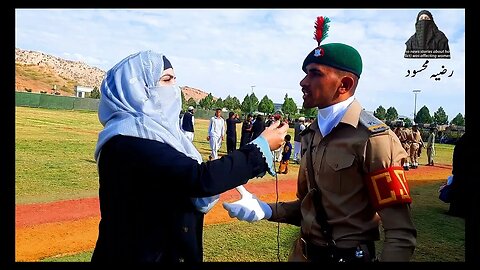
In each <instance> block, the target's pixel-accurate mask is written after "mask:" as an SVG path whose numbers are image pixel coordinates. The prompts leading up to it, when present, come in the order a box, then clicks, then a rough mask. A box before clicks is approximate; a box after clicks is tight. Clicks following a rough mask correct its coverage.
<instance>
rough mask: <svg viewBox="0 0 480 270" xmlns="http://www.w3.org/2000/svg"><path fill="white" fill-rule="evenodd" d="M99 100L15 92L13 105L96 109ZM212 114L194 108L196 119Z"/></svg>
mask: <svg viewBox="0 0 480 270" xmlns="http://www.w3.org/2000/svg"><path fill="white" fill-rule="evenodd" d="M99 102H100V100H99V99H93V98H79V97H66V96H57V95H50V94H38V93H29V92H15V106H21V107H32V108H47V109H63V110H88V111H97V110H98V104H99ZM214 115H215V110H204V109H198V110H197V109H195V118H197V119H210V118H211V117H212V116H214ZM222 116H223V118H225V119H227V118H228V113H226V112H222Z"/></svg>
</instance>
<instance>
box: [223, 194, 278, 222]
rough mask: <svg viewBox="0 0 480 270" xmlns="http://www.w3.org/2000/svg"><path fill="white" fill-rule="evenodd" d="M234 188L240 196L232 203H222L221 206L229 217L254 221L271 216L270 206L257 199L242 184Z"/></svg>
mask: <svg viewBox="0 0 480 270" xmlns="http://www.w3.org/2000/svg"><path fill="white" fill-rule="evenodd" d="M236 189H237V191H238V192H240V194H241V195H242V198H241V199H240V200H238V201H236V202H233V203H227V202H224V203H223V208H225V210H227V211H228V215H229V216H230V217H232V218H233V217H236V218H237V219H238V220H244V221H248V222H255V221H259V220H261V219H268V218H270V217H271V216H272V208H270V206H269V205H268V204H267V203H265V202H263V201H261V200H259V199H258V198H257V196H255V195H253V194H252V193H250V192H248V191H247V190H246V189H245V188H244V187H243V186H238V187H237V188H236Z"/></svg>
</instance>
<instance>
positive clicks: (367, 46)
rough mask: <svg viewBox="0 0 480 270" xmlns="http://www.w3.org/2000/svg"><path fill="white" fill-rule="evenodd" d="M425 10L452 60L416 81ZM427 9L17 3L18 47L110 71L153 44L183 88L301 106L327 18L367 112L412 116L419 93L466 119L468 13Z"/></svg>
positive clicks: (435, 64)
mask: <svg viewBox="0 0 480 270" xmlns="http://www.w3.org/2000/svg"><path fill="white" fill-rule="evenodd" d="M421 9H427V10H429V11H430V12H431V13H432V14H433V19H434V21H435V23H436V25H437V26H438V28H439V29H440V30H441V31H442V32H444V33H445V35H446V36H447V38H448V40H449V46H450V53H451V59H428V61H429V62H428V64H427V65H426V66H427V67H426V68H425V69H423V70H422V71H421V72H419V73H417V74H416V75H415V76H414V77H412V74H413V71H414V70H420V69H422V68H423V67H422V66H423V65H424V64H425V61H426V60H427V59H405V58H404V57H403V56H404V52H405V48H406V46H405V41H406V40H407V39H408V38H409V37H410V36H411V35H412V34H414V33H415V20H416V17H417V14H418V12H419V11H420V10H421ZM421 9H298V8H292V9H16V10H15V21H16V25H15V47H16V48H20V49H24V50H33V51H39V52H43V53H47V54H51V55H54V56H58V57H62V58H65V59H68V60H74V61H83V62H85V63H87V64H89V65H91V66H95V67H98V68H100V69H102V70H105V71H107V70H108V69H110V68H111V67H112V66H113V65H115V64H116V63H117V62H118V61H120V60H121V59H123V58H124V57H126V56H128V55H130V54H132V53H135V52H137V51H140V50H155V51H158V52H162V53H164V54H165V55H166V56H167V57H168V58H169V59H170V61H171V62H172V65H173V67H174V68H175V72H176V75H177V82H178V84H179V85H180V86H190V87H194V88H198V89H201V90H203V91H205V92H207V93H211V94H212V95H213V96H215V97H221V98H222V99H224V98H225V97H227V95H231V96H236V97H237V98H238V99H239V100H240V101H243V99H244V97H245V95H246V94H249V93H251V92H252V90H253V92H254V93H255V95H256V96H257V98H258V99H259V100H260V99H261V98H262V97H263V96H265V95H268V97H269V98H270V99H272V100H273V102H275V103H283V98H284V96H285V94H288V96H289V97H292V98H293V99H294V100H295V102H296V103H297V105H299V106H301V104H302V102H303V101H302V92H301V89H300V86H299V82H300V80H301V79H302V78H303V77H304V73H303V71H302V70H301V65H302V62H303V59H304V58H305V56H306V55H307V54H308V53H309V52H310V51H311V50H312V49H314V48H315V47H316V41H315V40H314V39H313V32H314V22H315V19H316V17H317V16H327V17H329V18H330V20H331V23H330V30H329V33H328V37H327V38H326V39H325V40H324V41H323V42H322V43H331V42H342V43H347V44H350V45H352V46H353V47H355V48H356V49H357V50H358V51H359V52H360V54H361V55H362V59H363V73H362V75H361V79H360V83H359V86H358V88H357V91H356V94H355V96H356V97H357V98H358V100H359V101H360V103H361V104H362V105H363V107H365V109H366V110H369V111H374V110H375V109H376V108H378V107H379V106H380V105H381V106H383V107H384V108H385V109H388V108H389V107H395V108H396V109H397V112H398V113H399V114H400V115H404V116H408V117H411V118H412V117H413V112H414V109H415V108H414V107H415V94H414V93H413V90H415V89H418V90H421V92H420V93H418V94H417V102H416V109H417V111H418V110H419V109H420V108H421V107H423V106H427V108H428V109H429V111H430V114H431V115H432V116H433V113H434V112H436V111H437V110H438V108H439V107H442V108H443V109H444V110H445V112H446V113H447V115H448V116H449V120H452V119H453V118H454V117H455V116H456V115H457V114H458V113H461V114H462V115H465V10H464V9H430V8H428V7H425V8H421ZM444 69H446V70H447V71H446V73H445V74H443V75H438V76H437V77H432V78H431V75H436V74H439V73H440V72H441V71H442V70H444ZM409 71H410V75H408V74H409ZM452 72H453V74H452ZM448 75H452V76H450V77H448ZM434 78H440V80H435V79H434ZM252 86H253V87H252Z"/></svg>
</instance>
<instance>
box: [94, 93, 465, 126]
mask: <svg viewBox="0 0 480 270" xmlns="http://www.w3.org/2000/svg"><path fill="white" fill-rule="evenodd" d="M90 97H91V98H100V92H99V90H98V88H97V87H95V88H94V89H93V91H92V92H91V93H90ZM189 106H192V107H194V108H198V107H199V108H202V109H205V110H213V109H216V108H225V109H227V110H229V111H233V112H236V113H238V114H243V115H246V114H248V113H255V112H261V113H264V114H273V113H278V112H276V111H275V106H274V104H273V101H272V100H271V99H270V98H269V97H268V96H267V95H265V96H264V97H263V98H262V99H261V100H260V101H258V98H257V97H256V96H255V93H251V94H246V95H245V97H244V98H243V101H242V102H240V100H239V99H238V98H237V97H231V96H230V95H228V96H227V97H226V98H225V100H223V99H222V98H217V99H214V98H213V96H212V94H211V93H209V94H208V95H207V96H205V97H204V98H202V99H201V100H200V101H199V102H198V104H197V102H196V101H195V100H194V99H193V98H189V99H188V100H185V95H184V94H183V92H182V110H183V111H186V110H187V108H188V107H189ZM297 108H298V106H297V104H296V103H295V101H294V100H293V98H291V97H288V94H285V97H284V99H283V104H282V107H281V113H282V114H283V115H286V116H288V117H289V118H297V117H299V116H304V117H311V118H315V117H316V116H317V111H318V109H317V108H311V109H305V108H302V109H301V110H300V111H298V109H297ZM373 115H374V116H375V117H377V118H378V119H380V120H382V121H384V122H386V123H387V122H393V121H396V120H398V113H397V110H396V109H395V107H390V108H388V109H386V110H385V108H384V107H383V106H381V105H380V106H378V108H377V109H376V110H375V111H374V112H373ZM402 120H403V121H404V122H405V126H411V125H412V121H411V120H410V119H409V118H406V119H402ZM413 121H415V123H417V124H433V125H447V124H450V125H457V126H465V117H464V116H463V115H462V114H461V113H458V114H457V115H456V116H455V117H454V118H453V119H452V120H451V121H450V122H449V121H448V115H447V114H446V113H445V110H444V109H443V108H442V107H439V108H438V109H437V111H436V112H434V113H433V116H432V115H430V111H429V109H428V108H427V106H425V105H424V106H423V107H422V108H420V110H419V111H418V113H416V115H415V116H414V119H413Z"/></svg>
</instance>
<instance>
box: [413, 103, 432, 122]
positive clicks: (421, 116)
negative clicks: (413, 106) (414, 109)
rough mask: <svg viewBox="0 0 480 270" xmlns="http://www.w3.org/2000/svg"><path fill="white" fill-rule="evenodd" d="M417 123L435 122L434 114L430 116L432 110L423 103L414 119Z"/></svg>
mask: <svg viewBox="0 0 480 270" xmlns="http://www.w3.org/2000/svg"><path fill="white" fill-rule="evenodd" d="M413 120H414V121H415V123H417V124H419V123H421V124H430V123H432V122H433V119H432V116H430V111H429V110H428V108H427V106H425V105H423V107H422V108H420V110H419V111H418V113H417V116H416V117H415V119H413Z"/></svg>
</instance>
